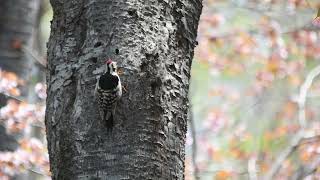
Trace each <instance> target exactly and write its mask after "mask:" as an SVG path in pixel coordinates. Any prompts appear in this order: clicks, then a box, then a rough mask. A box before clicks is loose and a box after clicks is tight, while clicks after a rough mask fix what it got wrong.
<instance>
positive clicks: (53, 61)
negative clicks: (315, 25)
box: [46, 0, 202, 180]
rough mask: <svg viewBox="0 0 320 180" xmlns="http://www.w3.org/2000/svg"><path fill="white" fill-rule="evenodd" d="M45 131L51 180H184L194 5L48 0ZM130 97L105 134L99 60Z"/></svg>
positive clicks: (197, 8)
mask: <svg viewBox="0 0 320 180" xmlns="http://www.w3.org/2000/svg"><path fill="white" fill-rule="evenodd" d="M51 4H52V6H53V11H54V17H53V21H52V25H51V28H52V31H51V37H50V40H49V43H48V60H49V61H48V68H49V71H48V73H47V83H48V98H47V111H46V127H47V138H48V149H49V155H50V165H51V171H52V176H53V179H55V180H56V179H108V180H112V179H115V180H118V179H184V155H185V135H186V131H187V127H186V126H187V118H188V116H187V114H188V88H189V78H190V68H191V61H192V58H193V49H194V46H195V45H196V40H195V39H196V32H197V26H198V21H199V16H200V13H201V8H202V5H201V1H200V0H175V1H171V0H170V1H166V0H163V1H159V0H157V1H156V0H153V1H142V0H130V1H122V0H119V1H116V0H78V1H71V0H51ZM107 58H111V59H113V60H114V61H116V62H118V66H120V67H123V71H124V74H123V75H121V76H120V77H121V79H122V83H123V84H124V86H125V87H126V89H127V93H125V94H124V95H123V97H122V99H121V101H120V102H119V103H118V106H117V110H116V117H115V128H114V130H113V131H112V133H108V132H107V129H106V128H105V127H104V126H103V124H102V123H101V121H100V119H99V118H100V116H99V113H98V108H97V102H96V101H95V100H94V94H93V92H94V86H95V84H96V78H97V76H98V75H99V74H101V73H102V71H103V65H104V60H105V59H107Z"/></svg>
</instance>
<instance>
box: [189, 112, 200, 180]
mask: <svg viewBox="0 0 320 180" xmlns="http://www.w3.org/2000/svg"><path fill="white" fill-rule="evenodd" d="M189 108H190V114H189V116H190V117H189V123H190V130H191V137H192V164H193V169H194V170H193V172H194V179H195V180H199V179H200V176H199V168H198V166H197V135H196V127H195V124H194V121H193V113H192V108H191V107H189Z"/></svg>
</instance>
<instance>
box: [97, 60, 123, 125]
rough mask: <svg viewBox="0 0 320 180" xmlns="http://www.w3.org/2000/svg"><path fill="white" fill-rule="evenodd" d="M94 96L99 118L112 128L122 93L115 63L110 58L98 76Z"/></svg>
mask: <svg viewBox="0 0 320 180" xmlns="http://www.w3.org/2000/svg"><path fill="white" fill-rule="evenodd" d="M94 94H95V97H96V100H97V102H98V104H99V112H100V116H101V119H102V121H103V123H104V124H105V126H106V127H107V128H108V130H112V128H113V121H114V114H115V109H116V105H117V101H118V100H119V99H120V98H121V95H122V86H121V81H120V78H119V75H118V73H117V64H116V62H114V61H112V60H111V59H109V60H106V62H105V72H104V73H103V74H102V75H101V76H100V77H99V78H98V81H97V84H96V88H95V92H94Z"/></svg>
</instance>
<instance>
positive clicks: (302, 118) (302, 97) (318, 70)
mask: <svg viewBox="0 0 320 180" xmlns="http://www.w3.org/2000/svg"><path fill="white" fill-rule="evenodd" d="M319 74H320V65H318V66H317V67H315V68H314V69H312V70H311V71H310V73H309V74H308V76H307V78H306V80H305V82H304V83H303V84H302V86H301V88H300V94H299V99H298V106H299V123H300V126H301V128H305V126H306V115H305V113H306V112H305V105H306V99H307V94H308V90H309V89H310V87H311V85H312V82H313V80H314V78H316V77H317V76H318V75H319Z"/></svg>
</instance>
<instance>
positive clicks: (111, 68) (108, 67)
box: [105, 59, 117, 74]
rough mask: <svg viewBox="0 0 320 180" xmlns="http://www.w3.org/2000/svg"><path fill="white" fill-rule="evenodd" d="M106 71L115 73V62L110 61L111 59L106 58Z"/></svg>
mask: <svg viewBox="0 0 320 180" xmlns="http://www.w3.org/2000/svg"><path fill="white" fill-rule="evenodd" d="M105 63H106V71H105V72H106V73H110V74H113V73H117V63H116V62H114V61H112V60H111V59H108V60H106V62H105Z"/></svg>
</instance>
